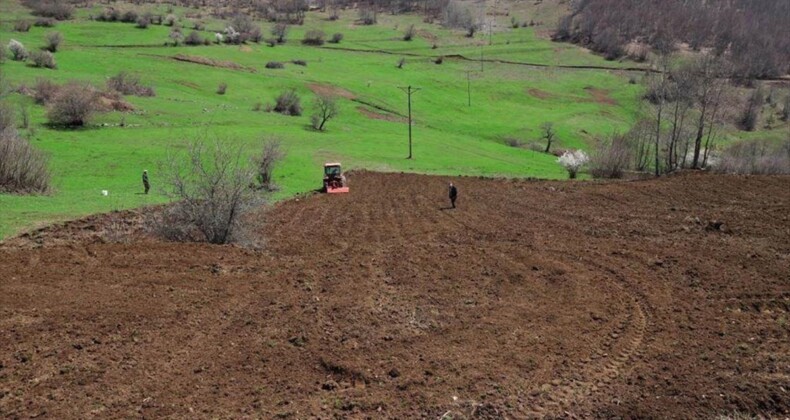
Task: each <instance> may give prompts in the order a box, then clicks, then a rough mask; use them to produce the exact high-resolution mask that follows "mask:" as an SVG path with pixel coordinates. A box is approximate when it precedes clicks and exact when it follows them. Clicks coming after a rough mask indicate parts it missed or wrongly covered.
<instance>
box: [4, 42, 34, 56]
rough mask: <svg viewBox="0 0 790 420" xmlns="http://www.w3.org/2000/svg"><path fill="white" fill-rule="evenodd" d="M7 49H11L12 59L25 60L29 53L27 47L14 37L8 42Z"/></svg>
mask: <svg viewBox="0 0 790 420" xmlns="http://www.w3.org/2000/svg"><path fill="white" fill-rule="evenodd" d="M8 51H11V59H12V60H14V61H25V60H27V58H28V57H29V55H30V54H28V52H27V48H25V46H24V45H22V43H21V42H19V41H17V40H15V39H12V40H11V41H9V42H8Z"/></svg>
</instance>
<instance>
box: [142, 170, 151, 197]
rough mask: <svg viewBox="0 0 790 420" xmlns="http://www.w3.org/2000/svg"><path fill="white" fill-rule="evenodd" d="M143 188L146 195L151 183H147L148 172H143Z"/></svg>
mask: <svg viewBox="0 0 790 420" xmlns="http://www.w3.org/2000/svg"><path fill="white" fill-rule="evenodd" d="M143 188H145V193H146V194H148V190H150V189H151V183H149V182H148V171H147V170H145V171H143Z"/></svg>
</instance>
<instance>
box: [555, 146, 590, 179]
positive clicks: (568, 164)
mask: <svg viewBox="0 0 790 420" xmlns="http://www.w3.org/2000/svg"><path fill="white" fill-rule="evenodd" d="M589 160H590V158H589V157H587V154H586V153H584V151H582V150H576V151H575V152H574V151H566V152H565V153H563V154H562V156H560V157H559V158H558V159H557V162H559V164H560V165H562V167H563V168H565V170H567V171H568V176H570V178H571V179H574V178H576V174H577V173H578V172H579V169H581V168H582V166H584V165H585V164H586V163H587V162H588V161H589Z"/></svg>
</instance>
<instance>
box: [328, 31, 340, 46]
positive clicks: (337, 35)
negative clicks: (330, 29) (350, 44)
mask: <svg viewBox="0 0 790 420" xmlns="http://www.w3.org/2000/svg"><path fill="white" fill-rule="evenodd" d="M342 40H343V34H341V33H340V32H336V33H334V34H332V38H331V39H330V40H329V42H331V43H333V44H339V43H340V41H342Z"/></svg>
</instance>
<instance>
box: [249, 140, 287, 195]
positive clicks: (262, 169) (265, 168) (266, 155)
mask: <svg viewBox="0 0 790 420" xmlns="http://www.w3.org/2000/svg"><path fill="white" fill-rule="evenodd" d="M284 158H285V151H283V150H282V146H281V144H280V140H279V139H277V138H272V139H268V140H264V142H263V148H262V150H261V153H260V154H259V155H258V156H255V157H254V158H253V160H252V161H253V164H254V165H255V168H256V170H257V174H256V179H257V180H258V188H259V189H262V190H266V191H276V190H277V186H276V185H275V184H274V181H273V178H272V173H273V172H274V168H275V167H276V166H277V164H278V163H280V161H282V160H283V159H284Z"/></svg>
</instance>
